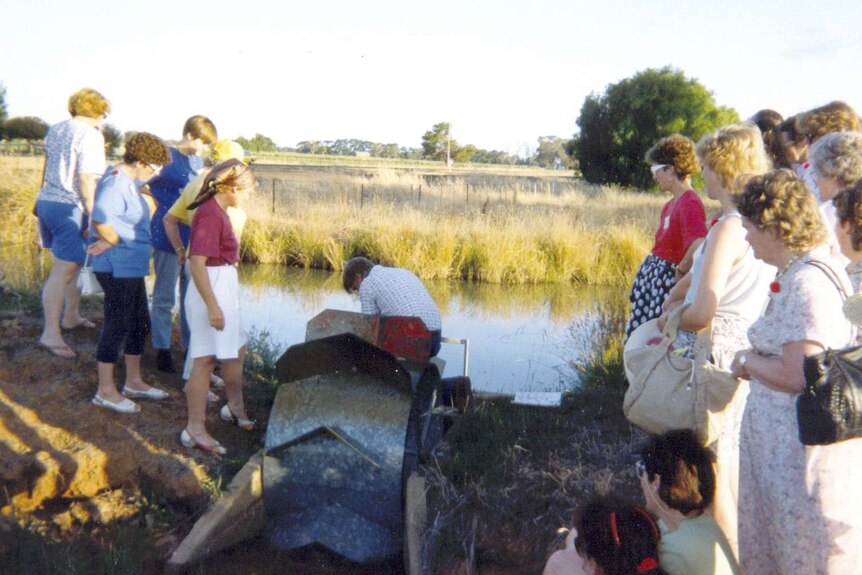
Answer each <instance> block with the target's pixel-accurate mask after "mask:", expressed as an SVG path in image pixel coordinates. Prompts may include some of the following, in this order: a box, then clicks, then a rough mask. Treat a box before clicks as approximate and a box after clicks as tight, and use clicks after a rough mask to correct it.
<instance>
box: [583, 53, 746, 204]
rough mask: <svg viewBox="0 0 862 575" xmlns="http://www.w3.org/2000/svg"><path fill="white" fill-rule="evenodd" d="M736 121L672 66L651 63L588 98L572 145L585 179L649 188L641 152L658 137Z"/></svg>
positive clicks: (708, 129) (694, 137)
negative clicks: (658, 67) (664, 66)
mask: <svg viewBox="0 0 862 575" xmlns="http://www.w3.org/2000/svg"><path fill="white" fill-rule="evenodd" d="M738 120H739V116H738V115H737V113H736V111H735V110H733V109H730V108H726V107H724V106H721V107H718V106H716V105H715V101H714V100H713V97H712V93H711V92H709V91H708V90H707V89H706V88H705V87H704V86H703V85H701V84H700V83H699V82H698V81H697V80H695V79H688V78H686V77H685V75H684V74H683V73H682V72H681V71H679V70H674V69H673V68H669V67H666V68H662V69H660V70H656V69H652V68H650V69H647V70H644V71H642V72H638V73H637V74H635V75H634V76H633V77H631V78H626V79H625V80H622V81H621V82H619V83H617V84H611V85H609V86H608V87H607V89H606V90H605V93H604V95H602V96H596V95H595V94H590V95H589V96H587V97H586V99H585V100H584V104H583V106H582V107H581V114H580V116H579V117H578V121H577V124H578V127H579V128H580V133H579V134H577V135H576V136H575V143H574V146H573V148H574V150H575V152H576V155H577V159H578V162H579V164H580V169H581V172H582V173H583V175H584V178H586V180H587V181H589V182H593V183H601V184H603V183H616V184H622V185H627V186H637V187H640V188H649V187H651V186H652V177H651V174H650V171H649V167H648V166H647V164H646V162H644V154H645V153H646V151H647V150H648V149H649V148H650V146H652V145H653V144H654V143H655V142H656V141H657V140H659V139H660V138H663V137H665V136H669V135H671V134H675V133H680V134H683V135H684V136H688V137H689V138H691V139H692V140H695V141H697V140H698V139H699V138H700V137H701V136H703V135H704V134H706V133H708V132H711V131H712V130H715V129H716V128H718V127H720V126H723V125H725V124H729V123H731V122H735V121H738Z"/></svg>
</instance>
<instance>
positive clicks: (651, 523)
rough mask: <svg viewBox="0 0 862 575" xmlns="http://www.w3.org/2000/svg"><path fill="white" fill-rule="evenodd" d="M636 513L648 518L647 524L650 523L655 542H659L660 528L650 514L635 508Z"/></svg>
mask: <svg viewBox="0 0 862 575" xmlns="http://www.w3.org/2000/svg"><path fill="white" fill-rule="evenodd" d="M635 511H636V512H638V513H640V514H641V515H643V516H644V517H646V520H647V522H648V523H649V525H650V527H652V534H653V537H655V540H656V541H658V540H659V535H658V527H656V525H655V521H653V519H652V517H651V516H650V514H649V513H647V512H646V511H644V510H643V509H641V508H640V507H637V506H635Z"/></svg>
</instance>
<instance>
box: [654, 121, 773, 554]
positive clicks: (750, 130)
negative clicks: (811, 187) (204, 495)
mask: <svg viewBox="0 0 862 575" xmlns="http://www.w3.org/2000/svg"><path fill="white" fill-rule="evenodd" d="M697 155H698V157H699V158H700V160H701V162H702V163H703V179H704V183H705V186H706V188H705V191H706V194H707V196H709V198H710V199H713V200H717V201H718V202H719V205H720V207H721V211H720V214H719V217H718V218H717V220H716V222H715V223H714V224H713V226H712V227H711V228H710V230H709V233H708V234H707V236H706V240H705V241H704V242H703V243H702V244H701V245H700V247H699V248H698V249H697V251H695V253H694V258H693V259H694V264H693V265H692V270H691V273H689V274H687V275H686V276H685V277H684V278H683V279H682V280H680V282H679V283H677V285H675V286H674V287H673V289H672V290H671V296H670V298H669V299H668V305H667V306H666V308H667V309H672V308H675V307H677V306H678V305H680V304H681V305H684V306H685V309H683V311H682V313H681V315H680V321H679V328H680V332H679V336H678V338H677V343H676V346H677V348H678V349H685V350H687V351H686V354H687V355H688V356H689V357H694V349H695V343H696V337H697V334H699V333H701V332H703V331H704V330H707V329H710V330H711V336H712V347H711V349H709V350H708V357H709V358H710V360H711V361H712V363H713V364H714V365H716V366H717V367H719V368H721V369H724V370H725V371H730V364H731V362H732V361H733V358H734V356H735V355H736V352H737V351H739V350H741V349H747V348H748V347H750V345H749V343H748V336H747V333H746V332H747V331H748V328H749V326H750V325H751V324H752V322H754V320H756V319H757V318H758V317H759V316H760V312H761V311H762V310H763V306H764V305H765V304H766V299H767V294H768V293H769V282H770V281H772V278H773V277H774V276H775V268H773V267H772V266H770V265H767V264H766V263H764V262H763V261H761V260H758V259H757V258H755V257H754V252H753V251H752V249H751V245H749V243H748V241H746V239H745V229H743V227H742V217H741V216H740V215H739V212H738V211H737V210H736V206H735V204H734V203H733V194H734V193H736V192H739V191H740V190H741V189H742V180H743V179H744V178H745V177H746V176H750V175H756V174H763V173H766V172H767V171H768V170H769V168H770V165H769V157H768V156H767V154H766V150H765V148H764V146H763V140H762V138H761V134H760V131H759V130H758V129H757V126H755V125H754V124H751V123H748V122H746V123H738V124H731V125H729V126H725V127H723V128H720V129H718V130H717V131H715V132H712V133H710V134H707V135H706V136H704V137H703V138H701V140H700V141H699V142H698V144H697ZM665 318H666V316H662V318H661V319H660V320H659V327H660V328H661V329H663V328H664V319H665ZM747 396H748V385H747V384H742V385H740V386H739V388H738V390H737V393H736V395H735V396H734V397H733V399H732V400H731V401H730V403H729V404H728V406H727V408H726V409H725V411H724V416H725V418H724V426H723V427H722V430H721V432H720V437H719V440H718V445H717V446H715V449H716V453H717V454H718V462H717V463H718V464H717V470H718V476H719V489H718V492H717V494H716V506H715V516H716V520H717V521H718V522H719V524H720V525H721V527H722V529H723V530H724V532H725V535H727V538H728V540H729V541H730V542H731V545H732V546H733V549H734V551H735V550H736V506H737V479H738V466H739V465H738V464H739V425H740V423H741V421H742V411H743V409H744V407H745V398H746V397H747Z"/></svg>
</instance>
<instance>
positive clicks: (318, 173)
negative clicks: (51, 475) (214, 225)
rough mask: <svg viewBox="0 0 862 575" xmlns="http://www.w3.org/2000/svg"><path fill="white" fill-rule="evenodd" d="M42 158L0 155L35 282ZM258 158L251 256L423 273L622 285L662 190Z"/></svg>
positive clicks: (11, 233) (540, 175)
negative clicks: (361, 261)
mask: <svg viewBox="0 0 862 575" xmlns="http://www.w3.org/2000/svg"><path fill="white" fill-rule="evenodd" d="M41 167H42V159H41V158H14V157H2V158H0V199H2V200H3V201H4V205H7V206H10V207H11V210H10V223H11V225H8V226H5V227H4V229H3V231H2V232H0V238H2V245H3V249H2V251H0V261H2V262H5V267H6V270H5V273H6V280H5V281H6V282H7V283H10V284H11V285H14V286H16V287H28V286H29V287H32V286H35V285H38V284H39V283H40V281H41V280H42V279H43V278H44V273H45V263H46V262H47V261H48V260H47V259H46V258H45V255H44V253H43V252H42V251H40V250H38V249H36V248H35V246H37V245H38V235H37V232H36V225H35V219H34V218H33V217H32V216H31V215H30V210H31V208H32V205H33V199H34V197H35V194H36V191H37V188H38V182H39V177H40V172H41ZM255 169H256V171H257V173H258V174H259V179H260V181H261V191H260V192H259V193H258V194H256V195H255V196H254V197H253V198H251V199H250V201H249V202H248V203H247V205H246V206H245V207H246V210H247V211H248V213H249V222H248V225H247V227H246V232H245V235H244V236H243V242H242V244H243V245H242V257H243V260H244V261H248V262H255V263H272V264H282V265H291V266H299V267H305V268H317V269H330V270H340V269H341V268H342V266H343V264H344V262H345V261H346V260H348V259H349V258H351V257H353V256H356V255H365V256H368V257H370V258H372V259H374V260H376V261H380V262H381V263H385V264H388V265H394V266H401V267H407V268H409V269H412V270H413V271H415V272H416V273H417V274H418V275H419V276H420V277H422V278H424V279H438V280H468V281H479V282H488V283H494V284H504V285H514V284H535V283H562V284H571V283H576V284H591V285H613V286H624V285H627V284H628V283H629V282H630V281H631V277H632V275H633V274H634V271H635V268H636V266H637V265H638V264H639V263H640V261H641V260H642V259H643V256H644V255H645V254H646V252H647V250H648V248H649V245H650V243H651V234H652V230H653V229H654V227H655V223H656V219H657V214H658V212H659V209H660V206H661V204H662V202H663V201H664V198H661V197H659V196H655V195H651V194H642V193H635V192H630V191H625V190H619V189H614V188H606V187H598V186H591V185H587V184H584V183H583V182H580V181H578V180H574V179H572V178H571V177H569V176H567V175H565V174H561V173H559V172H553V171H548V170H537V169H531V170H519V169H517V168H504V169H502V170H497V171H495V172H491V171H489V170H487V169H485V170H480V169H473V170H472V171H471V170H462V171H460V172H455V173H453V174H448V173H442V174H441V173H432V172H429V171H428V170H427V169H425V168H423V166H422V165H421V164H418V165H417V164H414V165H413V166H412V168H411V169H407V168H404V167H399V168H397V169H396V168H387V167H379V166H378V167H376V168H373V169H371V168H367V169H360V168H355V167H351V168H344V167H338V166H336V167H333V168H318V169H303V168H298V169H292V168H291V169H289V168H288V167H277V166H265V165H257V167H256V168H255ZM22 255H23V256H24V257H21V256H22ZM10 262H14V263H10ZM19 263H20V265H19Z"/></svg>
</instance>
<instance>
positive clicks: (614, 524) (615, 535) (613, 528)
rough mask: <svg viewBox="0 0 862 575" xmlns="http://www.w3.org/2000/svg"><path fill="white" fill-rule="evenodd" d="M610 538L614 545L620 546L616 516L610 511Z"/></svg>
mask: <svg viewBox="0 0 862 575" xmlns="http://www.w3.org/2000/svg"><path fill="white" fill-rule="evenodd" d="M611 537H612V538H613V540H614V545H616V546H617V547H619V546H620V534H619V532H618V531H617V514H616V513H615V512H613V511H611Z"/></svg>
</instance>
